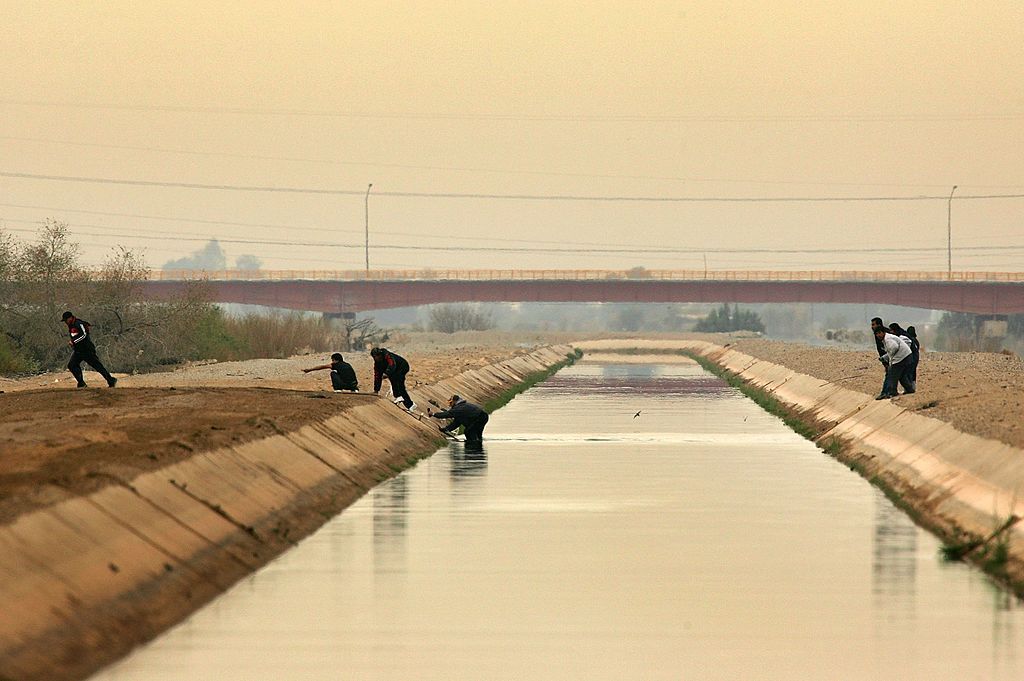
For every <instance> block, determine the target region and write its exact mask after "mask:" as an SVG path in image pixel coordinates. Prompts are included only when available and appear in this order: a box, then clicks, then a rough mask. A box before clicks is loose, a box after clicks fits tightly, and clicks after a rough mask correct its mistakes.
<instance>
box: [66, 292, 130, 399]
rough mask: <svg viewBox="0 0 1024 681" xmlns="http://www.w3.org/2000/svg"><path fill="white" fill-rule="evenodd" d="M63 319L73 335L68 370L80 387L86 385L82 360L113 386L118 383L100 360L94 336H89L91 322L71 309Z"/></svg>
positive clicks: (70, 343)
mask: <svg viewBox="0 0 1024 681" xmlns="http://www.w3.org/2000/svg"><path fill="white" fill-rule="evenodd" d="M61 319H62V320H63V321H64V323H65V324H67V325H68V334H70V336H71V340H69V341H68V345H70V346H71V349H72V352H71V361H70V362H68V371H70V372H71V375H72V376H74V377H75V380H76V381H78V387H79V388H84V387H86V386H85V379H84V378H83V377H82V362H85V363H86V364H88V365H89V366H91V367H92V368H93V369H95V370H96V371H98V372H99V373H100V376H102V377H103V378H104V379H106V381H107V385H108V386H110V387H111V388H113V387H114V386H115V385H117V379H116V378H114V377H113V376H111V375H110V372H109V371H107V369H106V368H105V367H104V366H103V363H102V362H100V358H99V357H97V356H96V346H95V345H93V343H92V338H90V337H89V331H90V328H91V327H90V325H89V322H87V321H85V320H84V319H78V318H76V317H75V315H74V313H72V312H70V311H68V312H65V313H64V314H63V315H62V316H61Z"/></svg>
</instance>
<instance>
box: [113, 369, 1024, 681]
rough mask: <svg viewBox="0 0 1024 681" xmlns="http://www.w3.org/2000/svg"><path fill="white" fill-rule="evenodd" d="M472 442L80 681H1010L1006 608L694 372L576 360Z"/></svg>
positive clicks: (739, 400) (1022, 630) (839, 472)
mask: <svg viewBox="0 0 1024 681" xmlns="http://www.w3.org/2000/svg"><path fill="white" fill-rule="evenodd" d="M638 411H639V412H640V415H639V416H636V417H634V414H635V413H636V412H638ZM486 435H487V438H488V439H487V440H486V443H485V447H486V448H485V451H484V452H483V453H476V454H474V453H467V452H465V451H464V450H463V449H462V447H461V445H451V446H450V447H449V448H447V449H442V450H440V451H439V452H438V453H437V454H435V455H434V456H433V457H431V458H430V459H427V460H425V461H423V462H421V463H420V464H419V465H418V466H417V467H416V468H414V469H412V470H410V471H407V472H406V473H404V474H403V475H400V476H398V477H397V478H395V479H393V480H391V481H389V482H387V483H385V484H382V485H380V486H379V487H378V488H376V489H375V490H374V491H373V492H371V493H370V494H368V495H367V496H366V497H364V498H363V499H362V500H360V501H359V502H358V503H356V504H355V505H353V506H352V507H350V508H349V509H347V510H346V511H345V512H344V513H342V514H341V515H340V516H339V517H337V518H336V519H335V520H333V521H331V522H330V523H328V524H327V525H326V526H324V527H323V528H322V529H321V530H320V531H319V532H318V533H317V534H315V535H313V536H312V537H310V538H309V539H307V540H306V541H304V542H303V543H302V544H300V546H298V547H297V548H296V549H294V550H292V551H290V552H289V553H288V554H287V555H285V556H283V557H281V558H280V559H279V560H277V561H275V562H274V563H272V564H270V565H269V566H267V567H266V568H265V569H263V570H262V571H260V572H259V573H257V574H256V575H254V576H252V577H251V578H249V579H246V580H245V581H243V582H241V583H240V584H239V585H238V586H237V587H236V588H234V589H233V590H232V591H230V592H229V593H227V594H225V595H224V596H222V597H221V598H219V599H218V600H217V601H215V602H214V603H212V604H211V605H210V606H208V607H207V608H205V609H204V610H202V611H201V612H199V613H197V614H195V615H194V616H193V617H192V618H190V619H189V620H188V621H186V622H184V623H183V624H182V625H180V626H179V627H177V628H175V629H174V630H172V631H170V632H169V633H168V634H166V635H165V636H163V637H161V638H160V639H158V640H157V641H155V642H154V643H153V644H151V645H150V646H147V647H146V648H143V649H140V650H139V651H138V652H137V653H136V654H135V655H132V656H131V657H129V658H127V659H126V660H124V661H122V662H121V663H119V664H117V665H115V666H114V667H111V668H109V669H107V670H106V671H105V672H102V673H101V674H99V675H97V676H96V677H95V678H96V679H102V680H104V681H112V680H115V679H117V680H131V681H157V680H161V681H162V680H169V679H182V680H183V679H196V680H205V679H210V680H213V679H217V680H234V679H238V680H245V681H255V680H262V679H268V680H269V679H273V680H285V679H288V680H292V679H294V680H314V679H316V680H320V679H325V680H326V679H403V680H404V679H410V680H411V679H446V680H450V679H476V680H487V679H730V680H735V679H801V680H805V679H931V680H934V679H1022V678H1024V619H1022V618H1024V610H1022V609H1021V608H1020V606H1019V604H1018V603H1017V601H1015V600H1014V599H1012V598H1010V597H1008V596H1006V595H1004V594H1001V593H1000V592H998V591H997V590H996V589H994V588H992V587H991V586H990V585H989V584H988V583H987V582H986V580H985V578H984V577H983V576H981V575H980V574H978V573H977V572H975V571H973V570H971V569H969V568H967V567H965V566H963V565H959V564H946V563H943V562H942V561H941V560H940V558H939V557H938V548H939V545H938V543H937V541H936V540H935V539H933V538H932V537H931V536H929V535H928V534H926V533H924V532H923V531H921V530H919V529H917V528H916V527H915V526H914V525H913V524H912V523H911V522H910V521H909V520H908V519H907V518H906V517H905V516H904V515H902V514H901V513H900V512H899V511H897V510H896V509H895V508H894V507H893V506H892V505H891V504H890V503H889V502H888V501H887V500H886V499H885V497H884V496H882V495H881V494H880V493H879V492H877V491H876V490H875V489H873V488H872V487H871V486H869V485H868V484H867V483H866V482H864V481H863V480H862V479H861V478H860V477H858V476H857V475H856V474H855V473H853V472H851V471H849V470H848V469H847V468H846V467H845V466H843V465H842V464H840V463H837V462H836V461H834V460H832V459H830V458H829V457H828V456H826V455H825V454H823V453H822V452H821V451H820V450H818V449H816V448H815V447H814V446H813V445H812V444H810V443H809V442H807V441H806V440H803V439H802V438H800V437H799V436H797V435H795V434H794V433H792V432H791V431H790V430H788V429H787V428H786V427H785V426H783V424H782V423H781V422H780V421H778V420H777V419H775V418H774V417H772V416H770V415H768V414H766V413H765V412H763V411H761V410H760V409H759V408H758V407H757V406H756V405H754V404H753V403H752V402H750V401H749V400H747V399H746V398H744V397H743V396H742V395H740V394H739V393H738V392H736V391H735V390H733V389H732V388H729V387H728V386H726V385H725V384H724V383H722V382H720V381H719V380H718V379H716V378H713V377H711V376H709V375H708V374H706V373H705V372H704V371H703V370H701V369H700V368H698V367H696V366H685V365H614V364H609V365H590V364H580V365H577V366H575V367H572V368H570V369H567V370H564V371H562V372H561V373H559V374H558V375H557V376H555V377H554V378H552V379H551V380H549V381H548V382H546V383H545V384H543V385H541V386H538V387H536V388H534V389H532V390H530V391H529V392H528V393H526V394H524V395H522V396H520V397H517V398H516V399H515V400H514V401H513V402H511V403H510V404H509V405H508V406H507V407H505V408H503V409H501V410H500V411H499V412H497V413H496V414H495V415H494V416H493V417H492V419H491V423H490V425H489V427H488V430H487V433H486Z"/></svg>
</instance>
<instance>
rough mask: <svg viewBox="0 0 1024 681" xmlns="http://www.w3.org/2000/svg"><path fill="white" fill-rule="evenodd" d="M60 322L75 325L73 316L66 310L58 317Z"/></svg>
mask: <svg viewBox="0 0 1024 681" xmlns="http://www.w3.org/2000/svg"><path fill="white" fill-rule="evenodd" d="M60 320H61V321H62V322H64V323H65V324H67V325H68V326H70V325H71V324H74V323H75V314H74V313H73V312H72V311H71V310H68V311H67V312H65V313H64V314H62V315H61V316H60Z"/></svg>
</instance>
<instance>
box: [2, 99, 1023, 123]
mask: <svg viewBox="0 0 1024 681" xmlns="http://www.w3.org/2000/svg"><path fill="white" fill-rule="evenodd" d="M0 104H3V105H6V106H32V107H49V108H65V109H107V110H115V111H144V112H145V111H152V112H173V113H209V114H240V115H247V116H299V117H309V118H355V119H408V120H450V121H467V120H473V121H552V122H570V123H580V122H594V123H790V122H795V123H805V122H866V123H874V122H918V121H936V122H942V121H1003V120H1005V121H1012V120H1020V119H1021V118H1024V112H993V113H976V114H833V115H829V114H776V115H764V114H758V115H737V114H726V115H701V114H694V115H657V114H653V115H652V114H624V115H618V116H615V115H596V114H532V115H531V114H504V113H443V112H413V111H410V112H372V111H338V110H333V111H332V110H319V111H318V110H308V109H259V108H252V107H236V106H181V105H160V104H105V103H89V102H57V101H43V100H15V99H0Z"/></svg>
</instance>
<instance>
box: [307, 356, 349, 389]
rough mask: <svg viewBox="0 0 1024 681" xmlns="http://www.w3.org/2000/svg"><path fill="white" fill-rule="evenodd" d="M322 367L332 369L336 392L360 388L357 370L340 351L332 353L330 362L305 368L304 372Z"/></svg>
mask: <svg viewBox="0 0 1024 681" xmlns="http://www.w3.org/2000/svg"><path fill="white" fill-rule="evenodd" d="M321 369H330V370H331V387H332V388H333V389H334V392H336V393H340V392H341V391H342V390H350V391H352V392H355V391H356V390H359V381H358V379H356V371H355V369H353V368H352V365H351V364H349V363H348V362H346V361H345V358H344V357H342V356H341V353H340V352H336V353H334V354H333V355H331V363H330V364H320V365H317V366H315V367H310V368H308V369H303V370H302V373H304V374H308V373H309V372H310V371H320V370H321Z"/></svg>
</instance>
